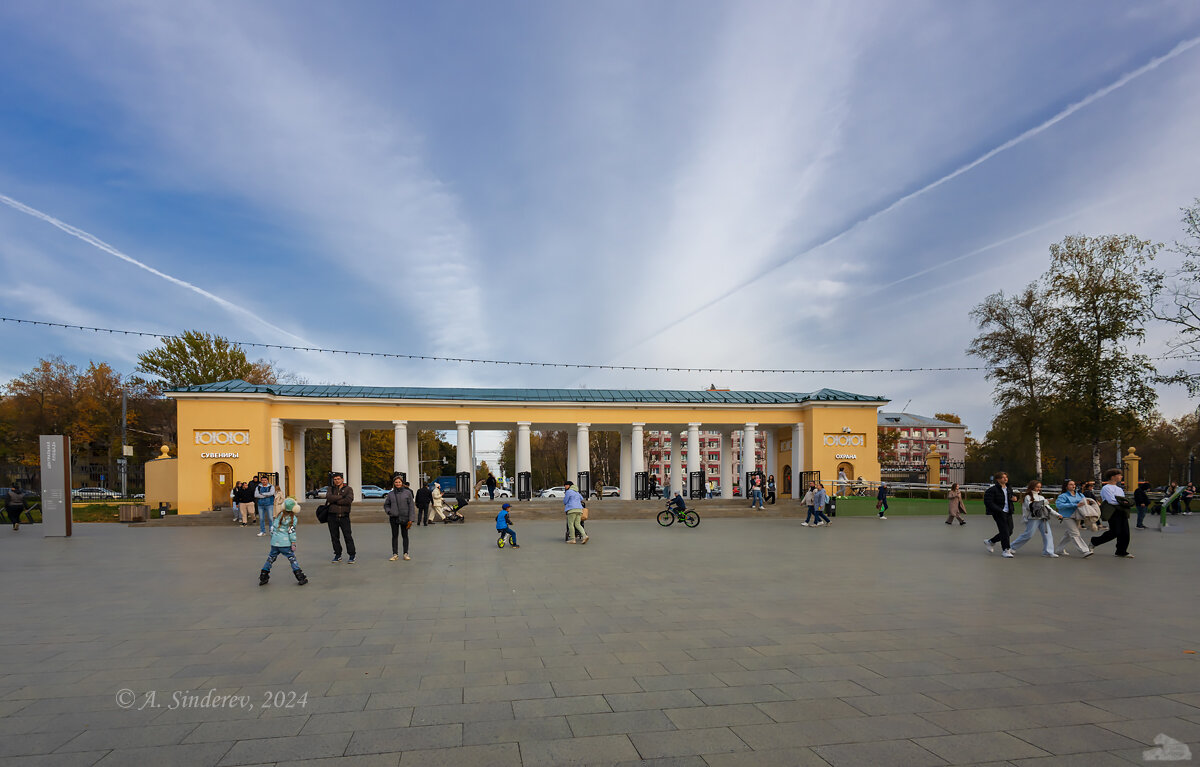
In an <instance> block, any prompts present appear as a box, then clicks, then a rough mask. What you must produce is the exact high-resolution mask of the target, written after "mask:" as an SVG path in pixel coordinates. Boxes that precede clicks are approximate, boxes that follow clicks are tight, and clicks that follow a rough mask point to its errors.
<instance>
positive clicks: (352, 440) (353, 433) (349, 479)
mask: <svg viewBox="0 0 1200 767" xmlns="http://www.w3.org/2000/svg"><path fill="white" fill-rule="evenodd" d="M347 432H348V433H347V434H346V437H347V439H346V443H347V446H346V452H347V453H349V456H348V457H347V458H346V484H347V485H349V486H350V487H351V488H352V489H353V490H354V500H356V501H357V500H359V496H360V495H361V493H362V429H360V428H358V427H355V426H351V427H350V428H349V429H348V430H347Z"/></svg>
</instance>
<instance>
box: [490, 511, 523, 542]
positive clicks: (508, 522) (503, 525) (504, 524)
mask: <svg viewBox="0 0 1200 767" xmlns="http://www.w3.org/2000/svg"><path fill="white" fill-rule="evenodd" d="M511 508H512V505H511V504H507V503H506V504H504V505H502V506H501V507H500V513H499V514H497V515H496V532H498V533H500V537H501V538H503V537H504V536H506V535H507V536H508V540H509V542H510V543H512V547H513V548H514V549H519V548H521V547H520V546H518V545H517V531H516V530H513V529H512V519H510V518H509V516H508V510H509V509H511Z"/></svg>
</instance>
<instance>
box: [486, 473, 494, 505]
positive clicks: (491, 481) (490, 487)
mask: <svg viewBox="0 0 1200 767" xmlns="http://www.w3.org/2000/svg"><path fill="white" fill-rule="evenodd" d="M484 483H485V484H486V485H487V491H488V500H489V501H494V500H496V476H495V475H494V474H492V473H491V472H490V471H489V472H488V475H487V479H486V480H485V481H484Z"/></svg>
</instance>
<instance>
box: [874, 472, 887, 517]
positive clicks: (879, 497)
mask: <svg viewBox="0 0 1200 767" xmlns="http://www.w3.org/2000/svg"><path fill="white" fill-rule="evenodd" d="M887 497H888V486H887V483H886V482H883V481H880V483H879V492H878V493H876V494H875V510H876V511H877V512H878V513H879V518H880V519H887V510H888V505H887Z"/></svg>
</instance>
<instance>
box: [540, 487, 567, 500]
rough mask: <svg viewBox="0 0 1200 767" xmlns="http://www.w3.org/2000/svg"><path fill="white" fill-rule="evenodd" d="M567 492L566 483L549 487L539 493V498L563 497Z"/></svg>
mask: <svg viewBox="0 0 1200 767" xmlns="http://www.w3.org/2000/svg"><path fill="white" fill-rule="evenodd" d="M566 492H567V488H566V486H565V485H559V486H558V487H548V488H546V489H545V490H543V491H542V492H540V493H538V498H562V497H563V496H564V495H566Z"/></svg>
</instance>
